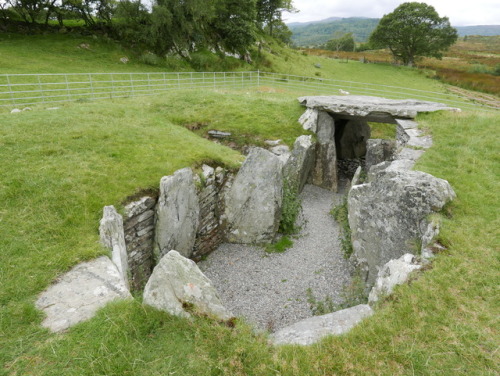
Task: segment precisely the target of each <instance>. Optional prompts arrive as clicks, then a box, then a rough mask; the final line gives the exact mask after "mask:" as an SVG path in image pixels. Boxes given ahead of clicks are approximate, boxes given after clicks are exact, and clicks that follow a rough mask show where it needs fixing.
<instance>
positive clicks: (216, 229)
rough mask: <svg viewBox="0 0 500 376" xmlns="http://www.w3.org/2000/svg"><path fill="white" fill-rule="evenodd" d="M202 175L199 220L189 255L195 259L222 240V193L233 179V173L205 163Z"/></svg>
mask: <svg viewBox="0 0 500 376" xmlns="http://www.w3.org/2000/svg"><path fill="white" fill-rule="evenodd" d="M202 176H203V179H199V180H200V185H201V186H202V187H201V188H200V189H199V191H198V199H199V202H200V221H199V226H198V231H197V232H196V241H195V243H194V247H193V254H192V256H191V258H192V259H193V260H196V261H198V260H200V259H201V258H202V257H203V256H205V255H208V254H209V253H210V252H212V251H214V250H215V249H217V247H218V246H219V245H220V244H221V243H222V242H223V241H224V224H223V221H222V216H223V214H224V210H225V200H224V194H225V192H226V190H227V189H228V187H230V185H231V182H232V180H233V179H234V176H233V174H231V173H229V172H228V171H225V170H224V169H222V168H221V167H217V168H216V169H215V170H214V169H213V168H212V167H210V166H207V165H204V166H203V172H202Z"/></svg>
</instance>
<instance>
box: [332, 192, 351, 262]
mask: <svg viewBox="0 0 500 376" xmlns="http://www.w3.org/2000/svg"><path fill="white" fill-rule="evenodd" d="M330 213H331V214H332V216H333V218H335V220H336V221H337V222H338V223H339V225H340V226H341V235H340V244H341V246H342V251H343V252H344V257H345V258H346V259H348V258H349V257H351V255H352V253H353V249H352V242H351V228H350V227H349V219H348V211H347V197H346V198H345V199H344V201H343V202H342V204H340V205H338V206H336V207H334V208H333V209H332V210H331V212H330Z"/></svg>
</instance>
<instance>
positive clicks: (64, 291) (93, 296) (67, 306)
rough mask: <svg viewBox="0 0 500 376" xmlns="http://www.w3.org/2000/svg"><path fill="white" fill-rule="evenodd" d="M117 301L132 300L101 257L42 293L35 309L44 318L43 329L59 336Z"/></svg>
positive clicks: (115, 269)
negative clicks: (42, 313)
mask: <svg viewBox="0 0 500 376" xmlns="http://www.w3.org/2000/svg"><path fill="white" fill-rule="evenodd" d="M117 299H132V296H131V295H130V292H129V291H128V289H127V286H125V284H124V281H123V278H122V276H121V275H120V272H119V271H118V269H117V267H116V265H115V264H114V263H113V262H112V261H111V260H110V259H109V258H108V257H100V258H97V259H95V260H92V261H89V262H84V263H82V264H79V265H77V266H75V267H74V268H73V269H72V270H71V271H69V272H68V273H66V274H64V275H63V276H62V277H60V278H59V280H58V281H57V282H56V283H55V284H53V285H52V286H50V287H49V288H48V289H47V290H46V291H44V292H43V293H42V294H41V295H40V297H39V298H38V300H37V301H36V307H37V308H38V309H40V310H42V311H43V312H44V313H45V314H46V315H47V316H46V318H45V319H44V320H43V322H42V325H43V326H44V327H46V328H48V329H50V330H51V331H53V332H60V331H63V330H66V329H68V328H70V327H71V326H73V325H75V324H78V323H79V322H82V321H85V320H88V319H90V318H92V317H93V316H94V315H95V313H96V312H97V310H98V309H99V308H102V307H104V306H105V305H106V304H107V303H109V302H111V301H114V300H117Z"/></svg>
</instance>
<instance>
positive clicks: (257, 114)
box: [0, 35, 500, 376]
mask: <svg viewBox="0 0 500 376" xmlns="http://www.w3.org/2000/svg"><path fill="white" fill-rule="evenodd" d="M0 42H1V45H0V59H1V60H0V66H1V67H2V69H3V67H4V66H7V67H8V73H19V74H23V73H34V72H37V71H43V72H45V73H61V72H66V71H73V72H83V71H85V72H101V73H104V72H114V71H116V70H118V69H120V71H121V72H125V71H127V70H129V71H131V72H150V71H158V70H162V69H163V70H164V69H165V66H160V67H158V66H152V65H150V64H145V63H144V62H143V60H141V55H140V54H137V55H135V54H133V53H132V52H131V51H128V50H126V49H122V48H121V47H120V46H117V45H116V44H115V43H114V42H110V41H106V40H101V39H99V38H97V37H96V38H94V37H92V36H84V37H82V36H78V37H77V36H68V35H42V36H33V35H31V36H14V35H13V36H11V43H8V44H6V43H3V42H5V39H3V40H1V41H0ZM82 43H84V44H88V45H89V48H81V47H79V46H80V45H81V44H82ZM108 43H109V44H108ZM79 48H80V49H79ZM124 54H125V55H126V56H128V57H129V58H130V61H129V63H127V64H123V63H121V62H119V60H118V61H117V59H119V58H120V57H121V56H122V55H124ZM262 54H263V60H262V62H265V64H266V66H265V68H266V69H267V70H275V71H278V72H282V73H290V74H297V75H306V76H313V77H316V78H318V79H321V78H327V79H334V78H336V79H343V80H356V81H361V82H370V83H373V84H385V85H394V86H407V87H411V88H414V89H421V90H432V91H438V92H440V93H444V92H445V91H446V90H447V89H446V87H445V86H444V85H442V84H441V83H439V82H438V81H437V80H433V79H429V78H427V77H426V76H424V75H423V74H421V73H419V72H418V71H417V70H415V69H409V68H406V67H394V66H391V65H384V64H362V63H360V62H358V61H350V62H349V63H346V62H343V61H339V60H336V59H327V58H321V57H317V56H306V55H304V54H302V53H299V52H297V51H292V50H288V49H285V48H282V47H280V46H279V45H275V44H272V43H270V42H269V43H268V44H267V45H266V46H265V48H263V52H262ZM23 61H26V63H22V62H23ZM9 62H11V64H10V65H8V64H9ZM16 62H17V63H16ZM28 62H29V63H28ZM184 68H186V67H184ZM213 68H214V69H215V68H217V67H216V66H213ZM174 69H175V68H171V70H174ZM1 73H6V72H5V71H2V72H1ZM282 81H283V83H285V82H286V77H285V78H283V79H282ZM325 81H326V80H325ZM344 83H345V82H344ZM347 84H348V83H347ZM306 91H307V82H305V81H304V86H303V87H302V88H301V87H298V88H294V87H293V86H291V87H286V86H283V87H273V86H271V84H267V83H266V84H263V85H260V86H256V87H252V88H230V89H227V88H212V87H208V88H204V89H203V90H198V91H195V90H171V91H168V92H164V93H162V94H160V95H153V96H144V97H133V98H123V99H106V100H102V101H95V102H91V101H88V100H87V101H73V102H68V103H64V104H60V105H58V109H53V110H51V111H47V110H46V109H47V108H48V107H53V105H51V104H48V103H42V104H39V105H35V106H32V110H31V111H25V112H21V113H15V114H11V113H10V108H8V109H5V110H2V111H0V124H1V126H0V146H1V147H0V159H1V160H2V168H1V169H0V202H2V206H1V207H0V224H1V225H0V249H1V252H0V286H2V288H1V289H0V349H1V350H0V365H1V366H0V374H1V375H9V376H11V375H12V376H13V375H33V376H42V375H44V376H45V375H47V376H50V375H53V376H60V375H64V376H86V375H89V376H91V375H92V376H94V375H106V376H123V375H137V376H142V375H144V376H160V375H174V374H175V375H182V376H192V375H200V376H205V375H207V376H208V375H221V376H225V375H241V376H243V375H256V376H260V375H261V376H268V375H287V376H288V375H290V376H292V375H297V376H302V375H311V376H315V375H318V376H319V375H334V374H335V375H345V374H357V375H414V374H416V375H445V376H446V375H450V376H457V375H458V376H465V375H467V376H468V375H490V374H491V375H496V374H498V373H499V372H500V360H499V357H498V340H499V338H498V329H496V328H497V327H498V317H497V316H498V284H499V278H498V266H499V264H498V249H499V244H498V239H499V237H498V236H499V230H498V229H499V228H500V223H499V218H498V215H497V213H498V210H499V208H498V198H497V192H499V190H500V181H499V178H498V153H497V151H498V148H499V145H498V138H496V137H492V135H494V134H496V132H497V127H498V125H497V124H498V114H497V113H495V112H482V111H472V112H471V111H468V110H466V111H463V112H461V113H438V114H433V115H426V116H422V117H420V118H419V119H418V120H419V123H420V125H421V128H422V129H425V130H426V132H430V133H431V134H432V136H433V142H434V146H433V147H432V148H431V149H430V150H429V151H427V152H426V154H425V155H424V157H423V158H422V159H421V160H420V161H419V163H418V166H417V168H418V169H420V170H422V171H425V172H428V173H431V174H433V175H435V176H437V177H440V178H443V179H447V180H448V181H449V182H450V184H451V185H452V186H453V188H454V189H455V191H456V193H457V196H458V199H457V200H456V201H455V202H454V203H453V205H451V206H450V207H447V208H446V213H445V214H446V218H444V219H443V223H442V226H441V235H440V237H439V241H440V242H441V243H442V244H443V245H444V246H446V247H447V249H446V250H444V251H442V252H441V253H440V254H438V255H437V257H436V258H435V259H434V261H433V262H432V264H430V265H429V266H428V267H426V269H427V270H426V271H425V272H424V273H418V274H417V275H415V278H414V279H412V281H411V284H405V285H403V286H399V287H398V288H396V291H395V293H394V295H392V296H391V298H390V299H387V300H386V301H384V302H382V303H381V304H380V306H379V307H378V308H377V312H376V314H375V315H374V316H372V317H371V318H370V319H368V320H365V321H364V322H363V323H362V324H361V325H360V326H358V327H357V328H355V329H354V330H352V331H351V332H350V333H349V334H347V335H345V336H342V337H331V338H327V339H325V340H324V341H322V342H321V343H319V344H317V345H313V346H307V347H302V346H286V347H273V346H271V345H269V343H268V338H267V335H266V334H265V333H255V332H254V331H253V330H252V329H251V328H250V326H248V325H247V324H246V323H245V322H242V321H240V320H237V321H236V322H235V323H234V325H226V324H224V323H220V322H216V321H213V320H210V319H209V318H207V317H203V316H196V315H195V317H194V318H193V319H192V320H187V319H181V318H178V317H174V316H171V315H168V314H166V313H164V312H161V311H158V310H156V309H153V308H151V307H148V306H144V305H142V302H141V296H140V294H138V295H136V296H135V299H133V300H129V301H124V302H119V303H114V304H109V305H108V306H107V307H105V308H104V309H102V310H100V311H99V312H98V315H97V316H96V317H95V318H93V319H91V320H89V321H87V322H84V323H81V324H79V325H77V326H75V327H74V328H72V329H70V330H69V331H67V332H65V333H61V334H53V333H50V332H48V331H47V330H45V329H43V328H42V327H41V325H40V324H41V322H42V320H43V317H42V314H41V313H40V311H38V310H37V309H35V306H34V302H35V300H36V298H37V296H38V294H39V293H40V292H41V291H43V290H44V289H45V288H46V287H47V286H49V285H50V284H51V283H52V282H53V281H55V280H56V279H57V278H58V277H59V276H61V275H62V273H64V272H66V271H68V270H69V269H70V268H72V267H73V266H74V265H76V264H78V263H79V262H81V261H85V260H89V259H92V258H94V257H96V256H98V255H102V254H104V253H106V252H105V251H104V249H103V248H102V247H101V246H100V245H99V242H98V241H99V239H98V226H99V219H100V217H101V213H102V208H103V206H104V205H111V204H113V205H115V206H116V207H118V208H120V207H121V206H122V205H123V202H124V200H125V199H126V198H127V196H129V195H131V194H134V193H138V192H140V191H141V190H146V189H151V188H152V187H157V186H158V182H159V180H160V178H161V177H162V176H164V175H168V174H171V173H173V172H174V171H175V170H177V169H179V168H183V167H186V166H191V167H193V168H195V169H196V168H199V166H200V165H201V164H202V163H210V164H212V165H223V166H227V167H229V168H237V167H238V166H239V165H240V162H241V161H242V156H241V154H240V153H239V152H238V151H237V150H233V149H231V148H229V147H227V146H224V145H222V144H220V143H215V142H210V141H209V140H208V139H207V138H206V131H208V130H209V129H211V128H215V129H218V130H222V131H228V132H231V133H232V134H233V135H234V137H235V139H236V141H237V142H242V143H246V144H252V145H254V144H257V145H262V144H263V140H266V139H283V140H284V142H285V143H287V144H288V145H290V144H292V143H293V141H294V139H295V137H296V136H297V135H299V134H302V133H303V132H304V131H303V129H301V127H300V125H299V124H298V122H297V119H298V117H299V116H300V115H301V114H302V113H303V111H304V108H303V107H301V106H300V105H299V104H298V102H297V99H296V98H297V97H298V96H301V95H304V94H305V92H306ZM337 92H338V91H335V93H337ZM307 93H309V92H308V91H307ZM193 125H200V127H199V128H200V129H198V130H195V131H194V132H193V131H191V129H193ZM457 130H459V131H457ZM495 208H496V209H495ZM264 278H265V277H264ZM304 295H305V294H304Z"/></svg>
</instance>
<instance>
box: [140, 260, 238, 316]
mask: <svg viewBox="0 0 500 376" xmlns="http://www.w3.org/2000/svg"><path fill="white" fill-rule="evenodd" d="M143 301H144V303H145V304H147V305H150V306H153V307H156V308H158V309H160V310H163V311H166V312H168V313H170V314H172V315H175V316H181V317H190V314H189V312H187V311H186V309H188V308H190V307H189V306H193V307H191V308H192V309H194V310H195V311H196V312H199V313H204V314H209V315H213V316H215V317H216V318H218V319H221V320H227V319H229V318H231V316H232V315H231V313H230V312H229V311H228V310H227V309H226V308H225V307H224V306H223V305H222V302H221V300H220V298H219V296H218V294H217V291H216V290H215V288H214V287H213V286H212V283H211V282H210V280H209V279H208V278H207V277H206V276H205V275H204V274H203V273H202V272H201V271H200V269H199V268H198V266H197V265H196V263H195V262H194V261H192V260H189V259H187V258H185V257H183V256H181V255H180V254H179V252H177V251H170V252H168V253H167V254H166V255H165V256H163V257H162V259H161V260H160V262H159V263H158V265H157V266H156V267H155V269H154V270H153V274H152V275H151V278H150V279H149V281H148V283H147V284H146V287H145V289H144V299H143Z"/></svg>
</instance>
